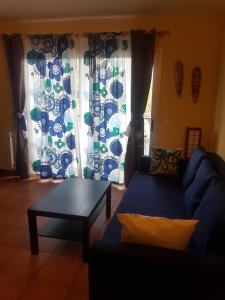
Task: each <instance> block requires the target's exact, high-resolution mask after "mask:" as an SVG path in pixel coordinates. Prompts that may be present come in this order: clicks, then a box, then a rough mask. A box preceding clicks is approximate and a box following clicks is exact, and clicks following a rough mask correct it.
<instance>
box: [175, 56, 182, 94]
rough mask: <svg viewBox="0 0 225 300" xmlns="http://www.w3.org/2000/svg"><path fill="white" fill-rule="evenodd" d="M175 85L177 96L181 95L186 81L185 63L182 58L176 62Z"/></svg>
mask: <svg viewBox="0 0 225 300" xmlns="http://www.w3.org/2000/svg"><path fill="white" fill-rule="evenodd" d="M174 75H175V86H176V93H177V96H178V97H180V96H181V93H182V89H183V81H184V65H183V63H182V61H181V60H177V61H176V62H175V64H174Z"/></svg>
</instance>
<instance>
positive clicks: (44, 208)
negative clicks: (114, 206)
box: [28, 178, 111, 261]
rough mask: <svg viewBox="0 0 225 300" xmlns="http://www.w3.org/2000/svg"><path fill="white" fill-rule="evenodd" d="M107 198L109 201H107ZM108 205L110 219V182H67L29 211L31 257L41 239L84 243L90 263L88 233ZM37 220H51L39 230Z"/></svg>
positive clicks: (85, 180)
mask: <svg viewBox="0 0 225 300" xmlns="http://www.w3.org/2000/svg"><path fill="white" fill-rule="evenodd" d="M104 196H106V197H104ZM105 202H106V217H107V218H110V216H111V182H109V181H98V180H89V179H78V178H67V179H66V180H64V181H63V182H62V183H60V184H59V185H58V186H57V187H55V188H54V189H53V190H52V191H50V192H49V193H48V194H46V195H45V196H44V197H43V198H41V199H40V201H38V202H37V203H36V204H34V205H33V206H31V207H30V208H29V209H28V221H29V231H30V245H31V253H32V254H37V253H38V252H39V249H38V236H46V237H53V238H58V239H63V240H70V241H81V242H82V243H83V260H84V261H87V260H88V250H89V231H90V228H91V226H92V225H93V223H94V222H95V220H96V218H97V216H98V215H99V213H100V212H101V210H102V208H103V206H104V204H105ZM37 216H43V217H50V218H51V219H50V220H49V221H48V222H47V224H46V225H44V226H43V228H41V229H40V230H37V218H36V217H37Z"/></svg>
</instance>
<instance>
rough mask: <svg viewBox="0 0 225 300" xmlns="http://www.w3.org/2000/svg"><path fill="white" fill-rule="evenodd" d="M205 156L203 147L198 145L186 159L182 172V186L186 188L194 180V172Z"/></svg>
mask: <svg viewBox="0 0 225 300" xmlns="http://www.w3.org/2000/svg"><path fill="white" fill-rule="evenodd" d="M205 156H206V153H205V151H204V149H203V148H201V147H198V148H196V149H195V150H194V151H193V152H192V155H191V157H190V159H189V161H188V164H187V167H186V169H185V171H184V174H183V187H184V188H185V189H186V188H187V187H188V186H189V185H190V184H191V183H192V181H193V180H194V177H195V174H196V172H197V169H198V167H199V166H200V163H201V161H202V159H203V158H204V157H205Z"/></svg>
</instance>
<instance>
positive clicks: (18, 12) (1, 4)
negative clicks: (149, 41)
mask: <svg viewBox="0 0 225 300" xmlns="http://www.w3.org/2000/svg"><path fill="white" fill-rule="evenodd" d="M173 12H178V13H225V0H0V19H45V18H47V19H50V18H77V17H91V16H92V17H93V16H112V15H131V14H134V15H137V14H150V13H173Z"/></svg>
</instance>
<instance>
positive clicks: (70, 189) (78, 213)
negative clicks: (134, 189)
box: [29, 178, 111, 218]
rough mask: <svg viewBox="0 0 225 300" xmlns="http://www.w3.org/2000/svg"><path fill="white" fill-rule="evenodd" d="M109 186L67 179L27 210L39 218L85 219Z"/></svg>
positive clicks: (105, 182)
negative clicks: (69, 217)
mask: <svg viewBox="0 0 225 300" xmlns="http://www.w3.org/2000/svg"><path fill="white" fill-rule="evenodd" d="M110 186H111V182H110V181H99V180H91V179H78V178H67V179H65V180H64V181H63V182H62V183H60V184H59V185H58V186H56V187H55V188H54V189H53V190H51V191H50V192H49V193H47V194H46V195H45V196H43V197H42V198H41V199H40V200H39V201H38V202H37V203H36V204H34V205H33V206H31V207H30V208H29V210H30V211H34V212H36V214H37V215H40V216H49V217H51V216H52V217H54V215H55V217H57V216H59V217H63V216H65V217H68V216H71V217H78V218H87V217H90V215H91V214H92V213H93V212H94V210H95V208H96V207H97V206H98V204H99V203H100V202H101V200H102V198H103V196H104V194H105V193H106V192H107V190H108V189H110Z"/></svg>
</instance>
